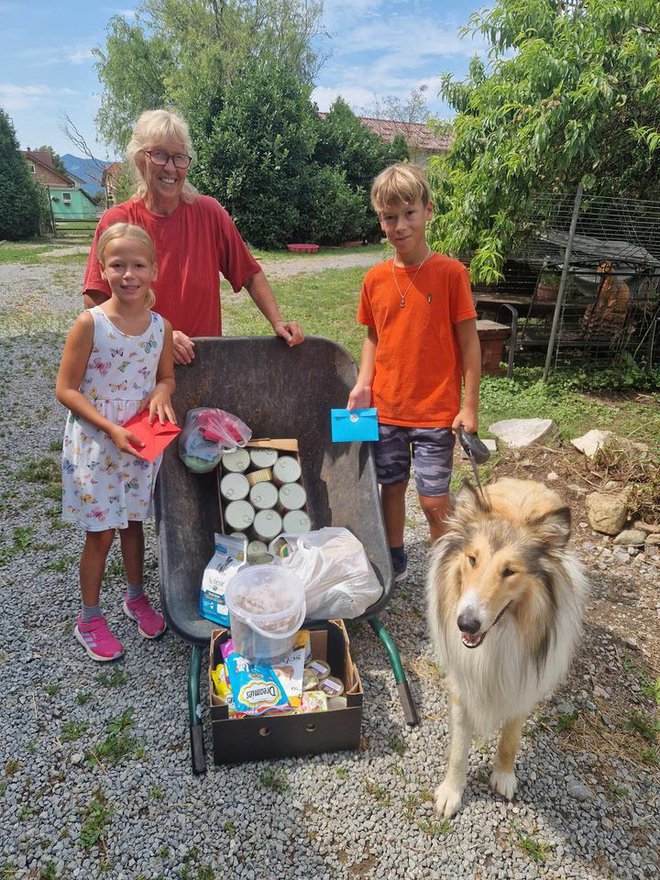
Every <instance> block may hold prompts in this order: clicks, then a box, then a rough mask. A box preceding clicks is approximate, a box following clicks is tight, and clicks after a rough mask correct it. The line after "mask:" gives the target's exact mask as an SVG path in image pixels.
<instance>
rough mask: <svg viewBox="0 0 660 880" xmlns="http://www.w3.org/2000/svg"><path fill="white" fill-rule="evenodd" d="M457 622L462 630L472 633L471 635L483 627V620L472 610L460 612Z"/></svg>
mask: <svg viewBox="0 0 660 880" xmlns="http://www.w3.org/2000/svg"><path fill="white" fill-rule="evenodd" d="M457 623H458V628H459V629H460V631H461V632H466V633H470V635H471V636H473V635H474V634H475V633H476V632H479V629H480V627H481V621H480V620H479V619H478V618H476V617H475V616H474V614H472V613H471V612H470V611H464V612H463V613H462V614H460V615H459V617H458V621H457Z"/></svg>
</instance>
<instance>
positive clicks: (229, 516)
mask: <svg viewBox="0 0 660 880" xmlns="http://www.w3.org/2000/svg"><path fill="white" fill-rule="evenodd" d="M253 522H254V507H252V505H251V504H250V502H249V501H230V502H229V504H228V505H227V506H226V507H225V523H226V525H227V526H229V528H230V529H232V531H236V532H244V531H245V529H249V528H250V526H251V525H252V523H253Z"/></svg>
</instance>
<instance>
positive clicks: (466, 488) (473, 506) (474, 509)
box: [454, 480, 488, 519]
mask: <svg viewBox="0 0 660 880" xmlns="http://www.w3.org/2000/svg"><path fill="white" fill-rule="evenodd" d="M487 511H488V506H487V505H486V504H485V502H484V500H483V498H482V497H481V494H480V493H479V492H477V490H476V489H475V488H474V486H473V485H472V484H471V483H469V482H468V481H467V480H464V481H463V485H462V486H461V488H460V489H459V490H458V492H457V493H456V496H455V497H454V516H456V517H458V518H459V519H471V518H472V517H474V516H475V515H476V514H479V513H486V512H487Z"/></svg>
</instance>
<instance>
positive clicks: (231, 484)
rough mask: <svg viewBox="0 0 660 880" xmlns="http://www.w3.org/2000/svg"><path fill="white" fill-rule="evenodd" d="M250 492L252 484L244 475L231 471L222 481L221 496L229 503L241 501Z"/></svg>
mask: <svg viewBox="0 0 660 880" xmlns="http://www.w3.org/2000/svg"><path fill="white" fill-rule="evenodd" d="M249 491H250V484H249V483H248V481H247V480H246V479H245V477H244V476H243V474H239V473H235V472H233V471H230V472H229V473H228V474H225V475H224V477H223V478H222V479H221V480H220V494H221V495H222V497H223V498H226V499H227V500H228V501H240V500H241V499H242V498H245V497H246V496H247V494H248V492H249Z"/></svg>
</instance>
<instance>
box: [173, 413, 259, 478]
mask: <svg viewBox="0 0 660 880" xmlns="http://www.w3.org/2000/svg"><path fill="white" fill-rule="evenodd" d="M251 437H252V430H251V429H250V428H249V427H248V426H247V425H246V424H245V422H243V421H241V419H239V418H238V416H235V415H232V413H228V412H225V411H224V410H222V409H213V408H212V407H206V406H198V407H196V408H195V409H189V410H188V412H187V413H186V420H185V423H184V426H183V430H182V431H181V433H180V434H179V456H180V458H181V460H182V461H183V463H184V464H185V465H186V467H188V468H190V470H191V471H195V473H198V474H204V473H207V472H208V471H212V470H213V468H214V467H217V466H218V465H219V464H220V459H221V458H222V456H223V454H224V453H225V452H230V451H231V450H233V449H236V448H238V447H239V446H245V444H246V443H247V442H248V440H249V439H250V438H251Z"/></svg>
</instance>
